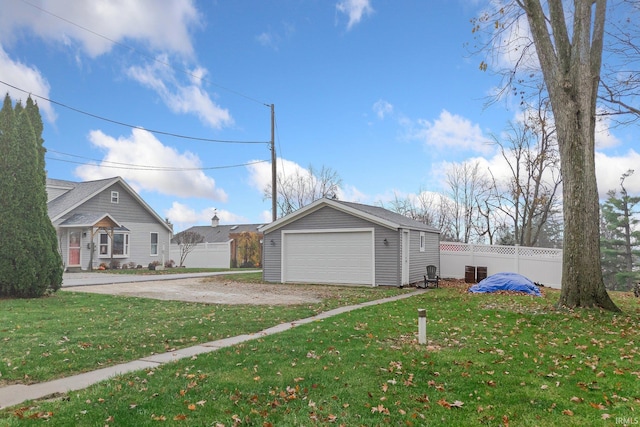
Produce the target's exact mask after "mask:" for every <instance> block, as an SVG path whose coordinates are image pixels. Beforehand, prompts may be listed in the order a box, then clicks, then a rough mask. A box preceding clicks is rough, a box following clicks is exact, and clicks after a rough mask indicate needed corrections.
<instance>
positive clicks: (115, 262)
mask: <svg viewBox="0 0 640 427" xmlns="http://www.w3.org/2000/svg"><path fill="white" fill-rule="evenodd" d="M109 268H110V269H112V270H117V269H119V268H120V261H118V260H117V259H114V260H112V261H111V262H110V263H109Z"/></svg>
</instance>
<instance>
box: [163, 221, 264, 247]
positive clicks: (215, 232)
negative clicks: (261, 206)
mask: <svg viewBox="0 0 640 427" xmlns="http://www.w3.org/2000/svg"><path fill="white" fill-rule="evenodd" d="M262 226H263V224H237V225H218V226H215V227H213V226H211V225H196V226H193V227H190V228H187V229H186V230H183V231H181V232H180V233H185V232H187V231H193V232H195V233H198V234H200V235H202V236H203V237H204V242H205V243H224V242H228V241H229V240H230V238H229V235H230V234H235V233H244V232H254V233H255V232H260V233H261V231H260V230H259V228H260V227H262ZM180 233H176V234H180ZM171 241H172V243H175V242H174V239H171Z"/></svg>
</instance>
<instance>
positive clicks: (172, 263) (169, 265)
mask: <svg viewBox="0 0 640 427" xmlns="http://www.w3.org/2000/svg"><path fill="white" fill-rule="evenodd" d="M175 266H176V263H175V261H174V260H172V259H170V260H169V261H166V262H165V263H164V268H173V267H175Z"/></svg>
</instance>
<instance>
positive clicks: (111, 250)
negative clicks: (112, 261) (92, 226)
mask: <svg viewBox="0 0 640 427" xmlns="http://www.w3.org/2000/svg"><path fill="white" fill-rule="evenodd" d="M109 240H110V239H109V235H108V234H106V233H102V234H100V245H99V246H100V257H101V258H107V257H111V256H112V255H113V257H114V258H125V257H128V256H129V233H113V240H112V241H111V243H110V242H109Z"/></svg>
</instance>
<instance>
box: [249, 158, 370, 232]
mask: <svg viewBox="0 0 640 427" xmlns="http://www.w3.org/2000/svg"><path fill="white" fill-rule="evenodd" d="M277 167H278V175H281V174H284V176H285V177H288V176H293V175H304V173H306V172H307V171H308V169H307V168H305V167H302V166H300V165H299V164H298V163H296V162H292V161H291V160H286V159H282V158H278V159H277ZM247 170H248V171H249V185H251V186H252V187H253V188H255V189H256V190H258V191H260V194H264V191H265V189H267V188H269V187H270V186H271V181H272V175H271V163H267V162H261V163H253V164H250V165H247ZM337 196H338V199H340V200H345V201H351V202H361V203H362V202H364V201H366V200H367V199H368V197H367V196H366V195H365V194H364V193H362V192H361V191H359V190H358V189H357V188H356V187H354V186H353V185H349V184H344V183H343V184H342V187H341V188H340V191H338V194H337ZM268 214H269V216H268V218H269V221H267V222H270V221H271V212H270V211H268Z"/></svg>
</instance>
